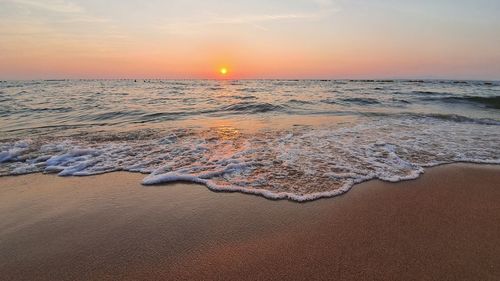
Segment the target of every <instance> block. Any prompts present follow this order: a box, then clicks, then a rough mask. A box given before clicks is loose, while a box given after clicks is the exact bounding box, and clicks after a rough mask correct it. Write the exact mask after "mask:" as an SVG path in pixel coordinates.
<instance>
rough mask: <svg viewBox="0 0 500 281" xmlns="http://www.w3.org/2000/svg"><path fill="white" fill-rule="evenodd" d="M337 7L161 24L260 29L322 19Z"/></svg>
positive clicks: (168, 27)
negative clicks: (236, 25)
mask: <svg viewBox="0 0 500 281" xmlns="http://www.w3.org/2000/svg"><path fill="white" fill-rule="evenodd" d="M336 11H337V10H336V9H333V8H332V9H325V10H322V11H319V12H315V13H283V14H255V15H240V16H232V17H226V16H220V15H214V14H212V15H210V16H209V17H206V18H204V19H177V20H173V21H171V22H169V23H167V24H164V25H160V26H161V29H163V30H166V31H168V32H172V33H180V31H182V33H185V32H186V31H195V30H197V29H199V28H201V27H204V26H209V25H217V24H240V25H250V26H253V27H255V28H258V29H262V30H268V28H267V27H265V26H264V24H266V23H270V22H277V21H296V20H315V19H321V18H323V17H325V16H326V15H328V14H331V13H333V12H336Z"/></svg>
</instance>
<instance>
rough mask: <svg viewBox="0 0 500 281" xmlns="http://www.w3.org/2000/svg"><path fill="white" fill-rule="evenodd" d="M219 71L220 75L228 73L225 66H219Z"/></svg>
mask: <svg viewBox="0 0 500 281" xmlns="http://www.w3.org/2000/svg"><path fill="white" fill-rule="evenodd" d="M219 73H220V74H221V75H226V74H227V73H228V71H227V68H225V67H223V68H221V69H220V70H219Z"/></svg>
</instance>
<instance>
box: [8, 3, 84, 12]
mask: <svg viewBox="0 0 500 281" xmlns="http://www.w3.org/2000/svg"><path fill="white" fill-rule="evenodd" d="M0 2H10V3H13V4H16V5H19V6H24V7H28V8H34V9H38V10H46V11H51V12H58V13H74V14H78V13H81V12H83V9H82V8H81V7H80V6H79V5H76V4H75V3H72V2H67V1H63V0H37V1H35V0H0Z"/></svg>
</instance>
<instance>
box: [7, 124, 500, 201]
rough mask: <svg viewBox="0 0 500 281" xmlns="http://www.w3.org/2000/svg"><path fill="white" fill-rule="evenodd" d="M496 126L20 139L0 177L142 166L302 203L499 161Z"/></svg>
mask: <svg viewBox="0 0 500 281" xmlns="http://www.w3.org/2000/svg"><path fill="white" fill-rule="evenodd" d="M499 140H500V126H498V125H495V124H478V123H464V122H454V121H451V120H443V119H438V118H431V117H425V118H415V117H411V116H408V117H397V118H396V117H393V118H388V117H384V118H374V117H370V118H366V119H362V120H358V121H357V122H356V123H353V124H343V125H338V124H337V125H329V126H319V127H294V128H291V129H288V130H278V129H276V130H263V131H261V132H258V133H254V134H246V133H241V132H239V131H238V130H236V129H231V128H213V129H199V130H195V129H178V130H172V131H171V132H167V133H165V136H164V137H161V138H158V139H153V140H142V139H141V140H119V141H101V142H91V141H88V142H85V141H82V140H81V139H66V140H63V141H53V140H48V141H41V140H37V141H32V140H24V141H17V142H11V143H9V142H7V143H3V144H1V145H0V150H1V152H0V162H1V163H0V173H1V174H2V175H13V174H25V173H33V172H44V173H57V174H58V175H60V176H86V175H96V174H101V173H107V172H113V171H131V172H141V173H145V174H147V175H146V176H145V178H144V180H143V182H142V183H143V184H144V185H153V184H162V183H169V182H177V181H187V182H194V183H199V184H204V185H206V186H207V187H208V188H210V189H211V190H214V191H231V192H243V193H249V194H257V195H262V196H265V197H267V198H270V199H289V200H294V201H308V200H314V199H318V198H322V197H332V196H336V195H339V194H342V193H344V192H347V191H348V190H349V189H350V188H351V187H352V186H353V185H355V184H356V183H360V182H363V181H367V180H371V179H380V180H384V181H389V182H397V181H401V180H409V179H415V178H417V177H418V176H419V175H420V174H421V173H423V172H424V168H425V167H429V166H434V165H439V164H444V163H453V162H473V163H487V164H500V141H499Z"/></svg>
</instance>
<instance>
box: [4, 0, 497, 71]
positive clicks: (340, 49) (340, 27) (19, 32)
mask: <svg viewBox="0 0 500 281" xmlns="http://www.w3.org/2000/svg"><path fill="white" fill-rule="evenodd" d="M166 2H168V3H166ZM414 2H415V1H389V0H385V1H384V0H378V1H361V0H359V1H356V0H354V1H328V0H318V1H305V0H304V1H300V0H296V1H275V2H272V3H268V2H266V1H253V2H252V3H249V2H246V3H243V2H241V1H235V2H234V3H233V2H232V3H227V2H225V1H215V0H208V1H188V0H186V1H180V0H179V1H176V0H174V1H148V2H147V3H146V4H140V3H142V2H141V1H134V0H128V1H106V3H103V2H102V1H97V0H95V1H93V0H90V1H83V0H82V1H76V0H75V1H70V0H64V1H63V0H40V1H35V0H0V7H1V9H0V35H1V38H2V42H1V43H0V52H1V53H2V56H0V79H39V78H40V79H46V78H220V74H219V69H220V68H221V67H227V68H228V70H229V74H228V75H227V77H225V78H238V79H239V78H418V77H422V78H457V79H458V78H459V79H493V80H497V79H500V51H499V49H498V46H500V36H498V34H497V33H498V30H500V19H499V18H498V17H497V15H498V14H497V12H498V11H500V4H499V3H496V1H487V0H483V1H446V0H444V1H440V2H439V3H435V2H437V1H419V3H414ZM472 2H474V3H473V4H474V5H472V4H471V3H472Z"/></svg>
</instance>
